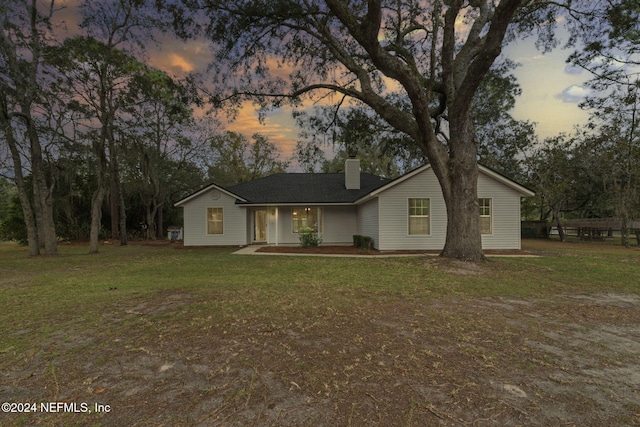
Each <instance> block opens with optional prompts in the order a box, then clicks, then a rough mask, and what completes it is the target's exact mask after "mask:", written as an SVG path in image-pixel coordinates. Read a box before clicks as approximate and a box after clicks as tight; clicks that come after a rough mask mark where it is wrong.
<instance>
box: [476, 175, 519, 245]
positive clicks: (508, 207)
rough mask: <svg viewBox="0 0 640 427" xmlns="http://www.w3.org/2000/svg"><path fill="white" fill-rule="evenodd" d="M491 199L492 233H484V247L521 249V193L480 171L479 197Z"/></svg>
mask: <svg viewBox="0 0 640 427" xmlns="http://www.w3.org/2000/svg"><path fill="white" fill-rule="evenodd" d="M485 197H486V198H490V199H491V221H492V224H491V230H492V232H493V233H492V234H483V235H482V247H483V248H484V249H520V194H519V193H518V192H516V191H515V190H514V189H512V188H509V187H507V186H506V185H504V184H502V183H500V182H498V181H496V180H494V179H492V178H490V177H488V176H486V175H484V174H482V173H480V175H479V176H478V198H485Z"/></svg>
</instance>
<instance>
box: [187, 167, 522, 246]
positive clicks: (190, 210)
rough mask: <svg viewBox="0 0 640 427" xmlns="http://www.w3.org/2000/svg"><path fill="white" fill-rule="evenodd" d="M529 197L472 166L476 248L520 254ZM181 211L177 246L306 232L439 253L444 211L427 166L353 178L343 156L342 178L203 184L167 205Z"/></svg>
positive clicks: (330, 241)
mask: <svg viewBox="0 0 640 427" xmlns="http://www.w3.org/2000/svg"><path fill="white" fill-rule="evenodd" d="M533 195H534V193H533V192H532V191H531V190H529V189H527V188H526V187H523V186H522V185H520V184H518V183H516V182H514V181H512V180H510V179H508V178H506V177H505V176H503V175H501V174H499V173H497V172H495V171H493V170H491V169H489V168H486V167H484V166H479V176H478V202H479V212H478V215H480V223H481V228H482V246H483V248H484V249H520V201H521V198H522V197H529V196H533ZM175 206H178V207H182V208H183V209H184V244H185V246H215V245H221V246H229V245H234V246H235V245H239V246H244V245H250V244H268V245H296V244H299V243H300V241H299V238H298V236H299V230H300V229H301V228H302V227H311V228H313V229H314V230H316V231H317V232H318V233H319V235H320V236H321V237H322V240H323V244H327V245H340V244H351V243H352V242H353V235H355V234H359V235H365V236H369V237H371V238H372V239H373V244H374V246H375V248H377V249H379V250H381V251H393V250H409V249H412V250H439V249H442V248H443V247H444V243H445V236H446V225H447V214H446V209H445V204H444V198H443V197H442V192H441V190H440V185H439V184H438V180H437V178H436V176H435V174H434V173H433V170H432V169H431V167H430V165H425V166H422V167H420V168H417V169H414V170H413V171H411V172H408V173H407V174H405V175H403V176H401V177H399V178H396V179H393V180H390V179H386V178H381V177H378V176H375V175H371V174H366V173H361V172H360V162H359V161H358V160H357V159H348V160H347V161H346V164H345V173H327V174H325V173H317V174H313V173H279V174H274V175H271V176H267V177H264V178H260V179H256V180H254V181H250V182H245V183H241V184H237V185H234V186H231V187H227V188H223V187H220V186H218V185H216V184H211V185H208V186H206V187H204V188H202V189H201V190H199V191H196V192H195V193H193V194H191V195H189V196H187V197H185V198H184V199H182V200H180V201H178V202H177V203H175Z"/></svg>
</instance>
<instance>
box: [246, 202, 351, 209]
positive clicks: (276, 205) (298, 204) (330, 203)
mask: <svg viewBox="0 0 640 427" xmlns="http://www.w3.org/2000/svg"><path fill="white" fill-rule="evenodd" d="M236 205H238V206H246V207H248V208H250V207H265V206H266V207H295V206H354V205H355V203H354V202H337V203H333V202H287V203H277V202H275V203H274V202H265V203H252V202H246V203H245V202H236Z"/></svg>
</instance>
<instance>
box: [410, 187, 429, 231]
mask: <svg viewBox="0 0 640 427" xmlns="http://www.w3.org/2000/svg"><path fill="white" fill-rule="evenodd" d="M411 199H414V200H415V199H425V200H426V201H427V204H428V206H427V208H428V209H429V215H427V218H429V232H428V233H427V234H411V233H410V230H409V223H410V220H411V211H410V209H411V207H410V206H409V200H411ZM405 206H406V207H407V216H406V218H407V237H410V238H414V237H429V236H431V197H407V203H406V204H405ZM415 217H416V218H418V217H420V218H423V217H424V215H419V216H417V215H416V216H415Z"/></svg>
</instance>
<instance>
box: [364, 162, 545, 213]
mask: <svg viewBox="0 0 640 427" xmlns="http://www.w3.org/2000/svg"><path fill="white" fill-rule="evenodd" d="M430 168H431V165H430V164H427V165H424V166H420V167H419V168H417V169H414V170H412V171H411V172H408V173H406V174H404V175H402V176H401V177H399V178H396V179H394V180H393V181H391V182H389V183H388V184H386V185H383V186H382V187H380V188H378V189H376V190H373V191H372V192H371V193H369V194H366V195H365V196H363V197H361V198H360V199H358V200H356V201H355V202H354V204H360V203H364V202H367V201H369V200H370V199H372V198H374V197H376V196H378V195H379V194H380V193H382V192H383V191H386V190H388V189H389V188H391V187H394V186H396V185H398V184H400V183H401V182H404V181H406V180H407V179H409V178H411V177H413V176H415V175H417V174H419V173H421V172H423V171H425V170H427V169H430ZM478 172H481V173H483V174H485V175H487V176H489V177H490V178H493V179H495V180H496V181H498V182H501V183H502V184H504V185H506V186H507V187H510V188H512V189H514V190H516V191H517V192H519V193H520V194H521V195H522V196H523V197H532V196H535V195H536V193H535V192H533V191H531V190H529V189H528V188H526V187H523V186H522V185H520V184H518V183H517V182H515V181H512V180H510V179H509V178H507V177H505V176H503V175H500V174H499V173H497V172H494V171H492V170H491V169H489V168H488V167H486V166H482V165H480V164H479V165H478Z"/></svg>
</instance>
